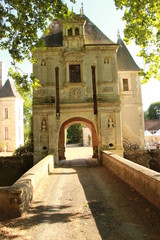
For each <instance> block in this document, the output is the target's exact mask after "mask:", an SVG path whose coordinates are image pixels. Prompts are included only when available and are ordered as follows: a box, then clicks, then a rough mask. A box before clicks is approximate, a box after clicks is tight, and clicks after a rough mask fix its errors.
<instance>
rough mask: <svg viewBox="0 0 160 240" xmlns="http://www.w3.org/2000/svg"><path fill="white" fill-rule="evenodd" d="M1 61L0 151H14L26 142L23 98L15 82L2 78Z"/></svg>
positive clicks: (0, 65)
mask: <svg viewBox="0 0 160 240" xmlns="http://www.w3.org/2000/svg"><path fill="white" fill-rule="evenodd" d="M2 71H3V65H2V62H0V151H11V152H12V151H14V150H15V149H16V148H18V147H19V146H20V145H23V144H24V130H23V100H22V99H21V97H20V96H19V94H18V92H17V91H16V88H15V86H14V83H13V81H12V80H10V79H8V80H7V81H6V82H4V79H3V78H2Z"/></svg>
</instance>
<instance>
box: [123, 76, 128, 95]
mask: <svg viewBox="0 0 160 240" xmlns="http://www.w3.org/2000/svg"><path fill="white" fill-rule="evenodd" d="M129 87H130V86H129V80H128V78H122V90H123V91H124V92H128V91H129V90H130V88H129Z"/></svg>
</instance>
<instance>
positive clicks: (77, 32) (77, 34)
mask: <svg viewBox="0 0 160 240" xmlns="http://www.w3.org/2000/svg"><path fill="white" fill-rule="evenodd" d="M75 35H76V36H79V28H76V29H75Z"/></svg>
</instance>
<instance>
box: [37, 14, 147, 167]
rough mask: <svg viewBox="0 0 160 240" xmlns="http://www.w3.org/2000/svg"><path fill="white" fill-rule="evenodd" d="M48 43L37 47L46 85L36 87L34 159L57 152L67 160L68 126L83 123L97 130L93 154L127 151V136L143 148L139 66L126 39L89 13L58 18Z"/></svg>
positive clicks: (46, 37)
mask: <svg viewBox="0 0 160 240" xmlns="http://www.w3.org/2000/svg"><path fill="white" fill-rule="evenodd" d="M49 30H50V32H49V34H47V35H43V39H44V42H45V46H46V48H38V49H36V51H35V52H34V56H35V57H36V58H37V63H36V64H34V66H33V72H34V74H35V76H36V77H37V78H38V79H39V80H40V84H41V87H39V88H38V90H34V97H33V136H34V158H35V163H36V162H37V161H39V160H40V159H41V158H42V157H44V156H45V155H47V154H48V153H50V152H52V151H54V154H55V160H56V162H58V159H65V130H66V129H67V128H68V127H69V126H71V125H72V124H75V123H83V124H85V125H86V126H87V127H89V129H90V130H91V133H92V146H93V155H94V156H97V154H98V156H99V157H100V151H101V150H102V149H106V150H109V151H112V152H114V153H116V154H119V155H121V156H122V155H123V141H124V140H127V141H129V142H130V143H131V144H136V145H138V146H139V147H140V148H143V147H144V124H143V109H142V98H141V85H140V78H139V74H138V73H139V67H138V66H137V64H136V63H135V61H134V60H133V58H132V56H131V54H130V53H129V51H128V50H127V48H126V46H125V44H124V42H123V41H122V39H121V38H120V36H119V38H118V42H117V43H114V42H112V41H111V40H110V39H109V38H108V37H107V36H106V35H105V34H104V33H103V32H102V31H101V30H100V29H98V27H97V26H96V25H95V24H94V23H93V22H91V20H90V19H89V18H87V16H85V15H84V14H80V15H75V16H74V17H73V19H71V20H68V23H66V22H64V23H63V21H62V22H60V21H59V20H57V19H54V20H53V22H52V23H51V24H50V26H49Z"/></svg>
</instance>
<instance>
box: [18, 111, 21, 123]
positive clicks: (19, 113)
mask: <svg viewBox="0 0 160 240" xmlns="http://www.w3.org/2000/svg"><path fill="white" fill-rule="evenodd" d="M18 116H19V120H21V109H19V112H18Z"/></svg>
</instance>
